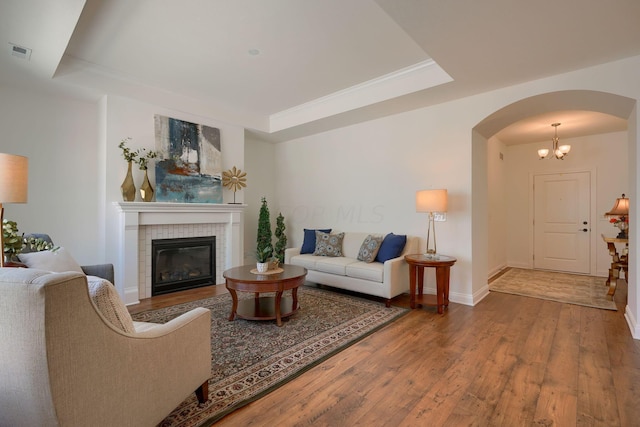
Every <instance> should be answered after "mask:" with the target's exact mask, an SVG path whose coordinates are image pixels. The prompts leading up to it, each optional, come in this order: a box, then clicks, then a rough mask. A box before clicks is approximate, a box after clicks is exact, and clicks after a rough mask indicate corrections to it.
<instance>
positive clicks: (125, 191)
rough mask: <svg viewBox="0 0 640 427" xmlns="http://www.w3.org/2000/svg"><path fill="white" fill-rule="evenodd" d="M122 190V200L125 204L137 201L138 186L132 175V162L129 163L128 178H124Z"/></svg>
mask: <svg viewBox="0 0 640 427" xmlns="http://www.w3.org/2000/svg"><path fill="white" fill-rule="evenodd" d="M120 190H121V191H122V199H123V200H124V201H125V202H133V201H134V200H135V199H136V186H135V184H134V182H133V174H132V173H131V162H129V166H128V167H127V176H125V177H124V181H122V185H121V186H120Z"/></svg>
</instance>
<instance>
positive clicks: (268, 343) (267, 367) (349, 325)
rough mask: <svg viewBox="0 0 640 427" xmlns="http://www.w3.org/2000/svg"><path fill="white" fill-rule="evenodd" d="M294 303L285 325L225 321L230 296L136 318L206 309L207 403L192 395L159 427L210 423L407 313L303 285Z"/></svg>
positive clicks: (155, 319)
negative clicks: (208, 351)
mask: <svg viewBox="0 0 640 427" xmlns="http://www.w3.org/2000/svg"><path fill="white" fill-rule="evenodd" d="M287 293H288V292H287ZM238 295H239V298H250V297H252V294H246V293H239V294H238ZM298 301H299V304H300V309H299V310H298V312H297V313H295V314H294V315H292V316H291V317H290V318H289V319H287V320H286V321H284V322H283V326H282V327H278V326H276V324H275V320H273V321H249V320H243V319H237V320H234V321H232V322H230V321H229V320H228V316H229V311H230V309H231V296H230V295H228V294H225V295H218V296H215V297H211V298H207V299H203V300H198V301H194V302H190V303H183V304H179V305H175V306H171V307H167V308H162V309H158V310H150V311H145V312H142V313H139V314H135V315H133V318H134V320H136V321H142V322H155V323H165V322H167V321H169V320H171V319H173V318H174V317H176V316H178V315H180V314H182V313H185V312H187V311H189V310H191V309H192V308H194V307H205V308H208V309H210V310H211V353H212V377H211V379H210V380H209V401H208V402H207V403H205V404H202V405H200V404H198V401H197V400H196V398H195V395H193V396H191V397H189V398H188V399H187V400H185V401H184V402H183V403H182V404H181V405H180V406H179V407H178V408H176V410H175V411H173V412H172V413H171V414H170V415H169V416H168V417H167V418H166V419H165V420H164V421H163V422H162V423H161V424H160V426H165V427H168V426H172V427H173V426H181V427H186V426H210V425H211V424H213V423H215V422H216V421H218V420H219V419H220V418H222V417H223V416H225V415H226V414H228V413H230V412H232V411H234V410H235V409H238V408H240V407H241V406H244V405H246V404H247V403H249V402H251V401H254V400H256V399H258V398H260V397H262V396H264V395H265V394H267V393H269V392H270V391H272V390H274V389H275V388H277V387H279V386H281V385H282V384H284V383H286V382H287V381H290V380H292V379H293V378H295V377H296V376H298V375H300V374H301V373H303V372H304V371H306V370H308V369H309V368H311V367H313V366H315V365H317V364H318V363H320V362H322V361H323V360H326V359H327V358H328V357H330V356H332V355H334V354H336V353H338V352H339V351H341V350H344V349H345V348H347V347H348V346H350V345H351V344H354V343H355V342H357V341H359V340H360V339H362V338H364V337H366V336H367V335H369V334H371V333H373V332H374V331H376V330H378V329H379V328H381V327H383V326H384V325H386V324H388V323H390V322H392V321H393V320H396V319H398V318H399V317H401V316H402V315H404V314H406V313H408V311H409V310H408V309H405V308H400V307H389V308H387V307H385V305H384V303H382V302H375V301H370V300H366V299H362V298H356V297H352V296H349V295H344V294H340V293H337V292H331V291H327V290H322V289H317V288H311V287H307V286H303V287H301V288H299V290H298Z"/></svg>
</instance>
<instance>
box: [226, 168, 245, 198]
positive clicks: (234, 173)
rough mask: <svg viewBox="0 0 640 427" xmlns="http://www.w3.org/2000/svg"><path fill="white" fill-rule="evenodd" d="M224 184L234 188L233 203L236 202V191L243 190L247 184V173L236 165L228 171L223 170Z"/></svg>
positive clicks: (230, 188) (231, 188)
mask: <svg viewBox="0 0 640 427" xmlns="http://www.w3.org/2000/svg"><path fill="white" fill-rule="evenodd" d="M222 185H223V186H224V187H225V188H228V189H229V190H233V203H232V204H234V205H237V204H238V203H236V191H238V190H242V189H243V188H244V187H246V186H247V173H246V172H242V170H240V169H236V167H235V166H234V167H233V169H229V170H228V171H223V172H222Z"/></svg>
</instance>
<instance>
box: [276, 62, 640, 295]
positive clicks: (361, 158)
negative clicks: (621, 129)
mask: <svg viewBox="0 0 640 427" xmlns="http://www.w3.org/2000/svg"><path fill="white" fill-rule="evenodd" d="M639 73H640V58H638V57H635V58H630V59H627V60H624V61H618V62H615V63H610V64H605V65H602V66H598V67H593V68H589V69H584V70H579V71H576V72H573V73H567V74H563V75H560V76H555V77H550V78H547V79H542V80H537V81H533V82H528V83H524V84H521V85H516V86H512V87H508V88H504V89H500V90H496V91H492V92H488V93H484V94H480V95H476V96H472V97H469V98H464V99H460V100H455V101H451V102H448V103H444V104H440V105H436V106H431V107H426V108H422V109H419V110H414V111H411V112H407V113H402V114H398V115H395V116H390V117H385V118H381V119H377V120H373V121H370V122H366V123H360V124H356V125H353V126H347V127H344V128H341V129H336V130H332V131H328V132H324V133H321V134H317V135H313V136H309V137H304V138H299V139H296V140H292V141H288V142H285V143H281V144H278V146H277V147H276V162H277V170H278V175H277V187H276V189H277V197H278V200H279V201H280V203H281V209H282V210H283V212H284V213H285V216H288V217H289V218H290V219H291V224H292V226H293V231H292V234H293V235H292V237H293V238H292V244H294V245H299V244H300V243H301V241H302V228H304V227H319V226H323V227H333V228H335V229H341V230H356V231H359V230H362V231H372V232H389V231H393V232H396V233H408V234H414V235H418V236H424V234H425V231H426V218H424V216H423V215H421V214H417V213H416V212H415V207H414V194H415V191H416V190H419V189H423V188H447V189H448V190H449V195H450V207H449V213H448V214H447V217H448V221H447V222H446V223H438V224H437V231H438V250H439V252H442V253H446V254H449V255H452V256H455V257H457V258H458V263H457V264H456V266H455V267H454V268H453V269H452V271H451V300H452V301H456V302H463V303H470V304H473V303H476V302H477V301H479V300H480V299H481V298H482V297H483V296H484V295H485V294H486V289H487V278H488V271H489V270H488V268H489V267H488V266H489V261H488V259H487V258H486V257H487V255H486V253H487V252H488V249H489V243H488V240H489V239H488V236H487V230H488V229H489V220H488V212H489V208H490V202H489V201H488V198H489V197H488V193H487V187H488V184H487V182H488V180H489V177H488V176H489V172H488V162H489V158H488V147H487V145H488V144H487V141H486V139H484V141H483V137H482V136H481V135H474V132H473V129H474V127H475V126H476V125H478V124H479V123H481V122H482V121H483V120H484V119H485V118H487V117H488V116H490V115H491V114H492V113H493V112H495V111H498V110H500V109H502V108H504V107H506V106H508V105H510V104H512V103H514V102H516V101H519V100H522V99H525V98H527V97H531V96H535V95H539V94H544V93H548V92H555V91H564V90H593V91H603V92H609V93H612V94H614V95H621V96H625V97H629V98H632V99H635V100H638V99H640V83H639V81H638V79H637V75H638V74H639ZM490 136H491V135H489V136H487V137H490ZM633 138H634V141H635V142H636V143H637V135H635V134H634V136H633ZM573 154H574V153H572V156H573ZM578 156H579V155H578V154H576V155H575V156H574V157H575V158H577V157H578ZM534 159H535V157H534ZM536 161H537V160H536ZM472 190H473V194H472ZM616 192H617V190H616ZM633 196H635V194H633V195H632V197H633ZM606 198H607V200H609V196H607V197H606ZM472 201H473V203H474V204H473V205H472ZM609 203H610V202H609V201H608V202H607V203H605V204H609ZM598 206H601V205H598ZM606 208H608V206H607V207H606ZM472 222H473V227H474V228H473V230H472ZM476 244H477V245H476ZM472 245H474V246H473V248H474V250H473V251H472ZM496 250H499V251H502V249H499V248H496ZM472 253H473V254H474V256H475V259H472ZM499 257H500V255H499V254H498V255H497V258H496V259H499ZM492 262H493V263H495V261H492ZM427 279H428V280H431V279H432V278H429V277H428V278H427ZM428 283H429V282H428ZM431 283H432V282H431Z"/></svg>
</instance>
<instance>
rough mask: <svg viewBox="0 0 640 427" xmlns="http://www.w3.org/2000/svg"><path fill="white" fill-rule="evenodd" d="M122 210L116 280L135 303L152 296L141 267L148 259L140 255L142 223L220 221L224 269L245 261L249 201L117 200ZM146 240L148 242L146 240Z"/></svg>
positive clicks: (125, 295)
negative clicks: (141, 257) (216, 202)
mask: <svg viewBox="0 0 640 427" xmlns="http://www.w3.org/2000/svg"><path fill="white" fill-rule="evenodd" d="M114 205H115V206H116V208H117V209H118V211H119V213H120V221H119V247H120V251H119V254H118V255H119V256H118V265H117V266H116V283H118V284H121V285H120V286H119V288H120V289H123V293H124V295H122V297H123V299H124V301H125V303H126V304H135V303H137V302H138V301H139V300H140V299H142V298H148V297H150V296H151V295H150V293H149V286H148V284H147V283H144V280H143V279H141V276H142V277H144V274H143V275H141V274H140V269H142V268H144V265H145V262H144V260H140V259H139V253H140V250H139V245H140V244H141V239H140V231H141V228H142V227H148V226H161V225H179V224H183V225H198V224H218V225H221V226H223V230H224V232H223V235H222V236H216V238H217V239H223V240H224V242H223V244H222V247H223V248H224V253H223V254H221V255H222V257H221V260H222V262H221V263H220V264H218V269H219V270H220V271H223V270H226V269H228V268H231V267H235V266H238V265H241V264H242V260H243V226H244V220H243V213H244V209H245V208H246V206H247V205H243V204H209V203H164V202H114ZM142 244H144V242H142Z"/></svg>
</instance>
